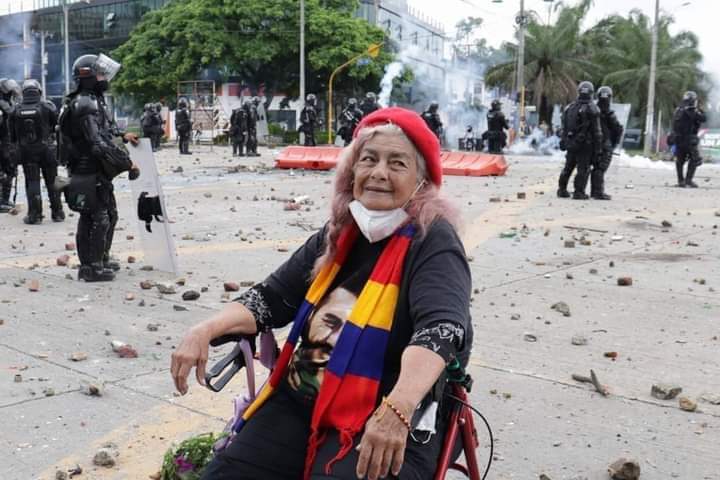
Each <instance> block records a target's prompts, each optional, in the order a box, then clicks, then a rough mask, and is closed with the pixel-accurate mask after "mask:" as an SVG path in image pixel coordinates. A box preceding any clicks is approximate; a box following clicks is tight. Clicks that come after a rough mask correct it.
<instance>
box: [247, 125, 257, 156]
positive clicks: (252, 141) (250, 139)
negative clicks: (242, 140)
mask: <svg viewBox="0 0 720 480" xmlns="http://www.w3.org/2000/svg"><path fill="white" fill-rule="evenodd" d="M246 142H247V144H246V146H247V153H248V155H250V154H251V153H252V154H256V153H257V130H256V129H254V128H251V129H249V130H248V132H247V139H246Z"/></svg>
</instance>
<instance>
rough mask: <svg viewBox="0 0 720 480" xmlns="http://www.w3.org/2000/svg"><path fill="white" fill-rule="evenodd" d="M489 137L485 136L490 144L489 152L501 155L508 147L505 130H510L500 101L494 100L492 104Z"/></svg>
mask: <svg viewBox="0 0 720 480" xmlns="http://www.w3.org/2000/svg"><path fill="white" fill-rule="evenodd" d="M487 124H488V129H487V135H484V137H485V139H486V140H487V144H488V152H489V153H494V154H499V153H502V151H503V148H505V146H506V145H507V134H506V133H505V130H507V129H509V128H510V125H508V121H507V118H505V114H504V113H503V112H502V103H501V102H500V100H497V99H496V100H493V101H492V103H491V104H490V111H489V112H488V114H487Z"/></svg>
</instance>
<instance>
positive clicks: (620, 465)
mask: <svg viewBox="0 0 720 480" xmlns="http://www.w3.org/2000/svg"><path fill="white" fill-rule="evenodd" d="M608 473H609V474H610V478H612V479H613V480H638V479H639V478H640V464H639V463H638V462H637V460H629V459H627V458H621V459H619V460H616V461H614V462H613V463H611V464H610V466H609V467H608Z"/></svg>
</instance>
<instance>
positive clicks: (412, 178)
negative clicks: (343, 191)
mask: <svg viewBox="0 0 720 480" xmlns="http://www.w3.org/2000/svg"><path fill="white" fill-rule="evenodd" d="M353 174H354V180H355V183H354V184H353V198H354V199H355V200H358V201H359V202H360V203H362V204H363V206H364V207H365V208H367V209H370V210H392V209H395V208H401V207H402V206H403V205H404V204H405V203H406V202H407V201H408V200H410V197H411V196H412V194H413V192H414V191H415V188H416V187H417V184H418V178H417V177H418V169H417V153H416V151H415V147H414V146H413V144H412V143H410V141H409V140H408V139H406V138H405V137H403V136H402V135H399V134H397V133H389V132H377V133H375V134H374V135H373V136H372V137H371V138H370V139H369V140H368V141H367V142H365V145H364V146H363V147H362V149H361V150H360V154H359V156H358V159H357V160H356V161H355V165H354V166H353Z"/></svg>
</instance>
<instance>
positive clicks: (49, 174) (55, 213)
mask: <svg viewBox="0 0 720 480" xmlns="http://www.w3.org/2000/svg"><path fill="white" fill-rule="evenodd" d="M22 96H23V99H22V103H20V104H18V105H16V106H15V111H14V113H13V117H12V128H11V129H10V137H11V140H12V141H14V142H17V144H18V147H19V152H20V155H19V160H20V164H21V165H22V167H23V173H24V175H25V192H26V194H27V202H28V214H27V216H26V217H25V218H24V219H23V221H24V222H25V223H26V224H28V225H34V224H38V223H41V222H42V219H43V214H42V210H43V206H42V194H41V191H40V172H41V171H42V176H43V178H44V179H45V187H46V188H47V192H48V198H49V199H50V210H51V211H52V220H53V221H54V222H62V221H63V220H65V212H63V208H62V202H61V201H60V192H58V191H57V190H55V188H54V186H53V184H54V183H55V178H56V177H57V159H56V158H55V151H54V149H53V148H52V143H53V142H52V140H53V137H54V133H55V125H57V109H56V108H55V105H54V104H53V103H52V102H48V101H47V100H43V98H42V88H41V87H40V83H38V81H37V80H32V79H30V80H25V82H24V83H23V86H22Z"/></svg>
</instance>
